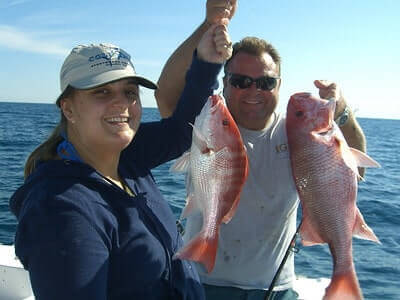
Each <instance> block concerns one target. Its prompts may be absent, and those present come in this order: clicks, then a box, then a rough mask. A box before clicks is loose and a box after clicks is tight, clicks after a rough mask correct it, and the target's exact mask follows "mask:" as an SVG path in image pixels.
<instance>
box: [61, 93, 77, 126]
mask: <svg viewBox="0 0 400 300" xmlns="http://www.w3.org/2000/svg"><path fill="white" fill-rule="evenodd" d="M60 108H61V111H62V112H63V114H64V117H65V118H66V119H67V120H68V121H69V122H71V123H72V124H74V123H75V119H74V110H73V107H72V101H71V99H68V98H63V99H61V100H60Z"/></svg>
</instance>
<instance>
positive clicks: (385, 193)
mask: <svg viewBox="0 0 400 300" xmlns="http://www.w3.org/2000/svg"><path fill="white" fill-rule="evenodd" d="M158 118H159V114H158V111H157V109H152V108H145V109H144V112H143V120H144V121H151V120H157V119H158ZM0 120H1V123H0V243H2V244H12V243H13V238H14V233H15V228H16V219H15V217H14V216H13V215H12V214H11V213H10V212H9V210H8V200H9V198H10V196H11V195H12V193H13V192H14V191H15V190H16V189H17V188H18V186H20V185H21V183H22V182H23V167H24V163H25V160H26V158H27V156H28V154H29V153H30V152H31V151H32V150H33V149H34V148H35V147H36V146H37V145H39V144H40V143H41V142H42V141H43V140H44V139H45V138H46V137H47V136H48V135H49V133H50V132H51V130H52V129H53V128H54V126H55V125H56V124H57V123H58V120H59V111H58V109H57V108H56V106H55V105H53V104H26V103H7V102H0ZM359 122H360V124H361V126H362V128H363V129H364V133H365V135H366V137H367V141H368V154H369V155H370V156H371V157H373V158H374V159H375V160H377V161H378V162H379V163H380V164H381V166H382V168H379V169H368V170H367V174H366V181H365V182H362V183H360V185H359V194H358V207H359V208H360V210H361V212H362V214H363V215H364V218H365V220H366V222H367V223H368V225H369V226H370V227H371V228H372V229H373V230H374V232H375V233H376V235H377V236H378V238H379V239H380V241H381V242H382V244H381V245H378V244H375V243H372V242H369V241H364V240H359V239H353V247H354V250H353V256H354V263H355V266H356V271H357V275H358V279H359V281H360V285H361V288H362V290H363V293H364V297H365V299H400V120H383V119H363V118H360V119H359ZM169 166H170V163H167V164H165V165H163V166H160V167H158V168H157V169H155V170H154V171H153V174H154V176H155V178H156V180H157V182H158V185H159V187H160V189H161V191H162V193H163V195H164V196H165V198H166V199H167V200H168V202H169V203H170V205H171V206H172V209H173V211H174V213H175V215H176V216H177V217H178V216H179V214H180V211H181V209H182V207H183V205H184V199H185V187H184V178H183V175H179V174H178V175H177V174H172V173H170V172H169V171H168V169H169ZM298 250H299V251H298V252H297V253H296V254H295V262H296V274H297V275H299V276H304V277H307V278H313V279H318V278H330V275H331V271H332V262H331V257H330V253H329V249H328V247H327V246H326V245H324V246H312V247H302V246H300V245H299V243H298Z"/></svg>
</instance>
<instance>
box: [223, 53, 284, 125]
mask: <svg viewBox="0 0 400 300" xmlns="http://www.w3.org/2000/svg"><path fill="white" fill-rule="evenodd" d="M227 72H228V73H231V74H239V75H246V76H248V77H251V78H253V79H256V78H260V77H262V76H271V77H279V68H278V66H277V65H276V64H275V62H274V61H273V59H272V57H271V56H270V55H269V54H268V53H264V54H263V55H262V56H260V57H259V56H254V55H250V54H247V53H243V52H240V53H238V54H236V56H235V57H234V58H233V59H232V60H231V62H230V63H229V65H228V68H227ZM280 83H281V80H280V79H278V80H277V85H276V87H275V88H273V89H272V90H263V89H261V88H257V86H256V83H255V82H253V83H252V85H251V86H250V87H248V88H245V89H240V88H239V87H234V86H232V84H231V83H230V82H229V75H225V77H224V97H225V99H226V104H227V106H228V109H229V111H230V112H231V114H232V116H233V118H234V119H235V121H236V122H237V123H238V124H239V125H240V126H242V127H244V128H247V129H250V130H262V129H264V128H265V127H266V126H267V124H268V121H269V119H270V117H271V115H272V113H273V112H274V110H275V108H276V106H277V105H278V99H279V96H278V93H279V87H280Z"/></svg>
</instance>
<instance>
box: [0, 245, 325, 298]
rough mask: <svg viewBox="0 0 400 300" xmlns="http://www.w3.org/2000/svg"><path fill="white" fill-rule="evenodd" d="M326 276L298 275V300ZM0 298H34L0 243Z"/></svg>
mask: <svg viewBox="0 0 400 300" xmlns="http://www.w3.org/2000/svg"><path fill="white" fill-rule="evenodd" d="M328 284H329V279H328V278H320V279H312V278H306V277H298V278H297V280H296V281H295V284H294V289H295V290H296V292H298V293H299V300H320V299H322V297H323V295H324V292H325V288H326V286H327V285H328ZM0 300H35V297H34V295H33V292H32V287H31V282H30V280H29V274H28V272H27V271H26V270H25V269H24V268H23V266H22V264H21V262H20V261H19V260H18V258H17V257H15V251H14V246H12V245H1V244H0Z"/></svg>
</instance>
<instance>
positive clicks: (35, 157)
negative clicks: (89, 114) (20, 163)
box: [24, 86, 74, 179]
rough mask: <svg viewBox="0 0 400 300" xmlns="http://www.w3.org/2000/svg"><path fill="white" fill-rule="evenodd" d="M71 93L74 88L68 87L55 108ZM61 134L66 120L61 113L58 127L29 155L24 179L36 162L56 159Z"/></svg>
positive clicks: (30, 172) (65, 125) (65, 127)
mask: <svg viewBox="0 0 400 300" xmlns="http://www.w3.org/2000/svg"><path fill="white" fill-rule="evenodd" d="M73 92H74V88H73V87H71V86H68V87H67V88H66V89H65V91H64V93H62V94H61V96H60V97H58V99H57V102H56V104H57V106H58V107H60V101H61V99H63V98H66V97H69V96H70V95H72V93H73ZM62 132H65V133H66V132H67V119H66V118H65V116H64V114H63V112H62V111H61V119H60V123H58V125H57V126H56V127H55V128H54V130H53V132H52V133H51V135H50V136H49V138H48V139H47V140H46V141H45V142H43V143H42V144H41V145H39V146H38V147H37V148H36V149H35V150H34V151H33V152H32V153H31V154H30V155H29V157H28V159H27V161H26V163H25V169H24V178H25V179H26V178H27V177H28V176H29V175H30V174H32V172H33V171H34V170H35V168H36V164H37V162H39V161H47V160H53V159H57V146H58V144H59V143H60V142H61V141H62V140H63V139H64V138H63V137H62V136H61V133H62Z"/></svg>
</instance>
